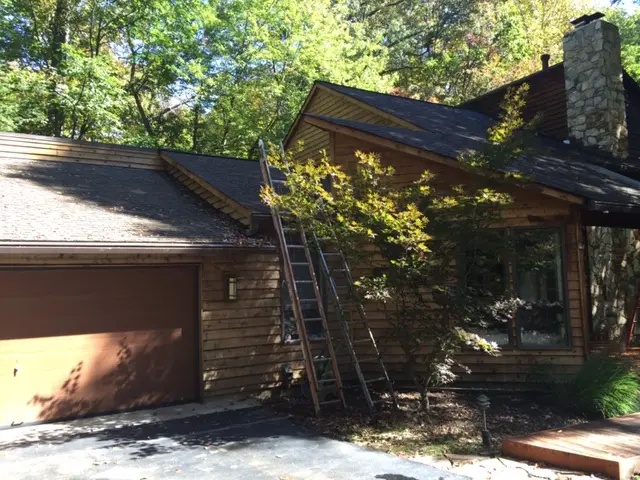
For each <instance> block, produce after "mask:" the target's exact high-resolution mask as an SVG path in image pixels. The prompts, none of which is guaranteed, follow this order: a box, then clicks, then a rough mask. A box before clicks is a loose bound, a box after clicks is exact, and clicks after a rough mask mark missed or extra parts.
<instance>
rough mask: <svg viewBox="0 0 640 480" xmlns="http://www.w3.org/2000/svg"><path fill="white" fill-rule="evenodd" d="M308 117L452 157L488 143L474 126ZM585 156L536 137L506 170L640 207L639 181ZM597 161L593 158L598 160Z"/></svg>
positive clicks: (602, 199)
mask: <svg viewBox="0 0 640 480" xmlns="http://www.w3.org/2000/svg"><path fill="white" fill-rule="evenodd" d="M306 116H309V117H315V118H319V119H322V120H325V121H327V122H330V123H332V124H335V125H339V126H344V127H349V128H353V129H356V130H359V131H362V132H366V133H370V134H373V135H375V136H377V137H381V138H385V139H388V140H393V141H395V142H399V143H402V144H404V145H409V146H412V147H417V148H420V149H422V150H427V151H431V152H434V153H439V154H440V155H444V156H447V157H452V158H456V157H457V156H458V155H460V154H461V153H462V152H464V151H466V150H473V149H478V148H480V147H482V146H483V145H485V144H486V137H485V134H484V133H483V134H482V135H478V134H476V133H475V131H472V130H474V129H472V128H471V126H470V128H469V129H468V131H464V129H453V130H452V131H447V130H446V128H443V129H441V128H437V129H432V131H416V130H410V129H408V128H402V127H389V126H385V125H374V124H369V123H363V122H357V121H353V120H346V119H339V118H334V117H327V116H322V115H313V114H306ZM444 126H445V127H446V125H444ZM441 130H442V131H441ZM586 156H588V153H585V152H583V151H580V150H576V149H574V148H572V147H571V146H569V145H565V144H563V143H562V142H559V141H556V140H553V139H548V138H545V137H538V142H537V145H536V146H535V149H534V150H533V151H532V152H528V153H527V154H525V155H522V156H520V157H519V158H517V159H514V161H512V162H511V164H510V165H509V167H508V168H507V170H510V171H517V172H520V173H522V174H524V175H527V176H530V177H531V178H532V179H533V180H534V181H535V182H537V183H540V184H542V185H546V186H548V187H552V188H556V189H558V190H561V191H564V192H568V193H572V194H575V195H578V196H581V197H585V198H587V199H589V200H591V201H593V202H599V203H607V204H619V205H640V182H638V181H636V180H633V179H631V178H629V177H625V176H624V175H620V174H618V173H615V172H613V171H611V170H609V169H606V168H604V167H601V166H599V165H595V164H593V163H591V162H589V161H588V160H589V159H587V158H585V157H586ZM597 161H598V160H597V159H593V162H594V163H597Z"/></svg>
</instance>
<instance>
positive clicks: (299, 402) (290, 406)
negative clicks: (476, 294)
mask: <svg viewBox="0 0 640 480" xmlns="http://www.w3.org/2000/svg"><path fill="white" fill-rule="evenodd" d="M478 393H479V392H459V391H442V392H436V393H433V394H431V395H430V401H431V409H430V411H429V412H423V411H421V410H420V406H419V397H418V394H417V393H414V392H413V393H412V392H401V393H399V394H398V400H399V404H400V408H399V409H398V410H394V409H392V408H390V407H385V408H382V409H380V410H379V411H377V412H376V413H375V414H373V415H371V414H369V412H368V411H367V409H366V407H365V406H364V402H362V401H356V402H353V401H352V402H349V405H351V406H350V407H349V408H347V409H342V408H338V407H336V408H332V409H330V410H329V409H324V410H323V413H322V416H320V417H315V416H314V415H313V412H312V410H311V408H310V406H309V401H307V400H306V399H304V398H302V397H299V396H295V395H292V396H289V397H286V398H281V399H279V400H278V401H275V402H273V403H272V404H271V407H272V408H273V409H274V410H276V411H278V412H279V413H286V414H289V415H290V416H291V417H292V419H293V420H294V421H295V422H296V423H298V424H301V425H303V426H305V427H307V428H309V429H311V430H313V431H315V432H318V433H320V434H322V435H326V436H329V437H332V438H337V439H340V440H346V441H350V442H354V443H357V444H360V445H363V446H366V447H370V448H375V449H378V450H383V451H386V452H389V453H394V454H397V455H402V456H410V457H413V456H418V455H433V456H441V455H446V454H494V453H497V452H499V450H500V445H501V442H502V439H503V438H504V437H506V436H510V435H520V434H525V433H530V432H535V431H539V430H545V429H549V428H558V427H562V426H565V425H571V424H576V423H581V422H584V421H586V420H585V419H584V418H581V417H578V416H576V415H572V414H570V413H567V412H563V411H562V410H560V409H558V408H557V407H554V406H553V405H552V404H551V402H549V399H548V398H546V397H544V396H542V395H540V394H524V393H513V394H507V393H502V392H501V393H488V394H487V395H488V396H489V398H490V401H491V406H490V407H489V409H488V411H487V426H488V429H489V431H490V432H491V437H492V443H493V448H492V449H489V450H487V449H484V448H483V446H482V441H481V436H480V430H481V422H482V416H481V413H480V411H479V410H478V407H477V406H476V398H477V396H478ZM354 405H355V406H354ZM358 405H360V406H358Z"/></svg>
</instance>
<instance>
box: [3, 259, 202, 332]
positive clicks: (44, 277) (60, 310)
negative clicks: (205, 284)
mask: <svg viewBox="0 0 640 480" xmlns="http://www.w3.org/2000/svg"><path fill="white" fill-rule="evenodd" d="M194 272H195V269H194V268H191V267H156V268H153V267H152V268H145V269H133V268H125V269H122V268H95V269H91V270H88V269H44V270H32V269H27V270H0V312H1V315H2V317H1V319H2V321H3V328H2V329H1V330H0V340H4V339H15V338H34V337H50V336H66V335H75V334H83V333H101V332H103V331H104V329H105V326H108V329H109V331H112V332H118V331H128V330H131V325H132V322H135V323H136V324H139V323H140V317H142V316H144V317H147V318H148V319H149V320H153V322H154V326H156V327H158V328H168V327H175V326H182V325H183V324H184V322H183V321H182V313H183V312H184V310H185V303H187V302H188V303H190V305H191V308H192V309H193V305H194V302H195V295H196V293H195V289H194V282H195V281H196V276H195V273H194ZM54 278H55V280H54ZM163 295H169V296H170V298H168V299H161V297H162V296H163ZM171 298H174V299H176V300H177V299H181V300H182V301H169V300H170V299H171ZM113 312H117V315H114V314H113ZM24 318H28V319H29V322H30V328H29V329H28V330H25V329H24V328H22V325H21V324H20V322H21V321H22V319H24ZM52 318H55V319H56V322H55V323H52V322H51V319H52Z"/></svg>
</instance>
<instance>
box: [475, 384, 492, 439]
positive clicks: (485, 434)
mask: <svg viewBox="0 0 640 480" xmlns="http://www.w3.org/2000/svg"><path fill="white" fill-rule="evenodd" d="M476 402H477V403H478V408H480V411H481V412H482V431H481V433H482V444H483V445H484V446H485V447H487V448H490V447H491V434H490V433H489V430H487V409H488V408H489V406H490V405H491V402H490V401H489V397H487V396H486V395H485V394H482V395H480V396H478V398H477V399H476Z"/></svg>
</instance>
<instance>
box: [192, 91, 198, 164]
mask: <svg viewBox="0 0 640 480" xmlns="http://www.w3.org/2000/svg"><path fill="white" fill-rule="evenodd" d="M199 134H200V102H199V101H198V100H196V102H195V103H194V105H193V135H192V144H191V150H193V151H194V152H198V143H199V140H200V138H199V137H198V136H199Z"/></svg>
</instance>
